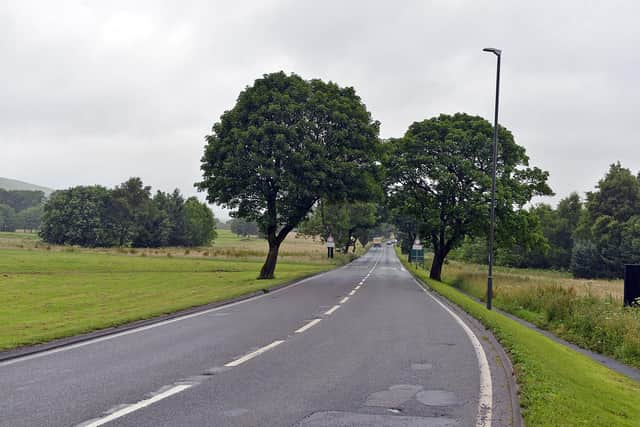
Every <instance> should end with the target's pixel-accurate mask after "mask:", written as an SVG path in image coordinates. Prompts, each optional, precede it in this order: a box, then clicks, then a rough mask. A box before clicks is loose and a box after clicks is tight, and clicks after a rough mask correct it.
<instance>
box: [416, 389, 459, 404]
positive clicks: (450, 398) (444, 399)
mask: <svg viewBox="0 0 640 427" xmlns="http://www.w3.org/2000/svg"><path fill="white" fill-rule="evenodd" d="M416 400H417V401H418V402H420V403H422V404H423V405H427V406H455V405H460V404H461V403H462V402H461V401H460V399H458V397H457V396H456V394H455V393H453V392H451V391H446V390H424V391H421V392H419V393H418V394H417V395H416Z"/></svg>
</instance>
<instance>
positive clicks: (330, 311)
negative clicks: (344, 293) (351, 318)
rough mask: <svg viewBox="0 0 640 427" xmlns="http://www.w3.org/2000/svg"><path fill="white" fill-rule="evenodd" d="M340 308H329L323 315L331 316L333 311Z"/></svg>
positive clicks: (336, 306) (337, 306)
mask: <svg viewBox="0 0 640 427" xmlns="http://www.w3.org/2000/svg"><path fill="white" fill-rule="evenodd" d="M339 308H340V306H339V305H334V306H333V307H331V308H330V309H329V310H327V311H325V312H324V314H326V315H327V316H329V315H330V314H333V312H334V311H336V310H337V309H339Z"/></svg>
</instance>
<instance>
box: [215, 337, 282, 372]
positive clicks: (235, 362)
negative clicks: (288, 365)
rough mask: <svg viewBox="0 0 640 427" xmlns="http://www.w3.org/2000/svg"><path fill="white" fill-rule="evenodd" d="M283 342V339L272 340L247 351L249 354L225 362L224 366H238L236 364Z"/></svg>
mask: <svg viewBox="0 0 640 427" xmlns="http://www.w3.org/2000/svg"><path fill="white" fill-rule="evenodd" d="M283 342H284V341H283V340H278V341H274V342H272V343H271V344H269V345H265V346H264V347H262V348H259V349H257V350H256V351H254V352H251V353H249V354H246V355H244V356H242V357H241V358H239V359H236V360H234V361H232V362H229V363H227V364H226V365H224V366H226V367H227V368H233V367H236V366H238V365H241V364H243V363H244V362H246V361H247V360H251V359H253V358H254V357H256V356H258V355H260V354H262V353H264V352H265V351H269V350H271V349H272V348H274V347H277V346H279V345H280V344H282V343H283Z"/></svg>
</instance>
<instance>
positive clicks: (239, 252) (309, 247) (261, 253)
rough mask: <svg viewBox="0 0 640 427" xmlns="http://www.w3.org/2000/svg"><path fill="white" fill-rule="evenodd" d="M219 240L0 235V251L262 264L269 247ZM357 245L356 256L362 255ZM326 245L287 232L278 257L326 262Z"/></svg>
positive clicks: (225, 236) (226, 235) (339, 258)
mask: <svg viewBox="0 0 640 427" xmlns="http://www.w3.org/2000/svg"><path fill="white" fill-rule="evenodd" d="M217 232H218V237H217V238H216V239H215V241H214V242H213V243H212V244H211V245H209V246H201V247H163V248H126V247H125V248H119V247H115V248H83V247H79V246H65V245H52V244H48V243H46V242H43V241H42V240H41V239H40V238H39V237H38V235H37V233H21V232H17V233H0V249H31V250H46V251H48V252H73V253H75V252H78V253H94V254H116V255H129V256H145V257H177V258H183V257H187V258H218V259H232V260H238V259H242V260H253V261H264V259H265V257H266V256H267V252H268V249H269V246H268V244H267V241H266V240H264V239H260V238H258V237H256V236H252V237H249V238H245V237H241V236H238V235H236V234H233V233H232V232H231V231H230V230H217ZM362 249H363V248H362V247H361V246H360V245H358V250H357V251H356V256H357V255H359V254H361V253H362ZM326 256H327V252H326V248H325V246H324V245H323V244H322V242H320V240H319V239H313V238H310V237H303V236H298V235H297V234H296V233H295V232H291V233H289V235H288V236H287V238H286V239H285V241H284V242H283V243H282V245H281V246H280V252H279V256H278V260H279V261H283V262H307V263H320V264H326V263H327V258H326ZM353 258H354V255H353V254H340V253H336V257H335V258H334V261H333V262H334V263H336V264H343V263H345V262H349V261H350V260H352V259H353Z"/></svg>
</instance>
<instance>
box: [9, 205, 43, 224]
mask: <svg viewBox="0 0 640 427" xmlns="http://www.w3.org/2000/svg"><path fill="white" fill-rule="evenodd" d="M43 215H44V206H43V205H38V206H32V207H30V208H27V209H25V210H23V211H21V212H19V213H18V215H17V218H16V222H17V228H21V229H23V230H38V229H39V228H40V224H41V223H42V216H43Z"/></svg>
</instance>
